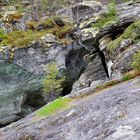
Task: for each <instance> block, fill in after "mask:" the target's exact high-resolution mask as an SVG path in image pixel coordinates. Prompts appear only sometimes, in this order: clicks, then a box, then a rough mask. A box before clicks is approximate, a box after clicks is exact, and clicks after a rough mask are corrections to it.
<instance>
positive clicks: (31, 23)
mask: <svg viewBox="0 0 140 140" xmlns="http://www.w3.org/2000/svg"><path fill="white" fill-rule="evenodd" d="M26 25H27V28H28V29H31V30H35V29H36V27H37V23H36V22H35V21H29V22H27V23H26Z"/></svg>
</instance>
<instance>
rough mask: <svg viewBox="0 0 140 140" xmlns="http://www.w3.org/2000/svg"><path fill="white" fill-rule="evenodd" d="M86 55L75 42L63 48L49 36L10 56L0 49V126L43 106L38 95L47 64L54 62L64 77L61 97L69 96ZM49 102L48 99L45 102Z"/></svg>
mask: <svg viewBox="0 0 140 140" xmlns="http://www.w3.org/2000/svg"><path fill="white" fill-rule="evenodd" d="M11 53H12V54H13V58H11V57H10V56H11ZM86 53H87V51H86V50H85V48H83V47H81V46H80V45H78V44H77V43H76V42H74V43H72V44H70V45H68V46H64V45H62V44H60V42H58V41H57V40H56V38H55V36H53V35H51V34H47V35H46V36H44V37H42V38H41V40H40V41H37V42H34V43H32V44H31V45H29V46H28V47H26V48H16V49H15V50H14V51H13V52H11V50H10V48H8V47H5V48H3V51H2V53H1V54H0V58H1V60H0V62H1V64H0V75H1V76H0V89H1V91H0V100H1V102H0V106H1V108H0V112H1V113H0V125H4V124H7V123H9V122H12V121H14V120H16V119H18V118H20V117H23V116H24V115H27V114H28V113H30V112H31V111H32V110H34V109H36V108H39V107H40V106H42V105H44V104H45V101H44V99H43V96H42V95H41V93H42V80H43V78H44V76H45V68H46V66H47V64H49V63H51V62H53V61H55V63H56V65H57V67H58V69H59V71H60V72H65V73H66V81H65V83H64V91H63V94H64V95H65V94H68V93H69V92H70V91H71V88H72V84H73V82H75V80H77V79H78V77H79V75H80V74H81V72H82V71H83V70H84V67H85V66H86V63H85V62H84V61H83V56H84V55H85V54H86ZM9 98H10V99H9ZM54 98H55V97H54ZM51 100H53V99H50V98H49V97H48V101H51Z"/></svg>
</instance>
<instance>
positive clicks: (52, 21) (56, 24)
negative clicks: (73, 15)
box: [38, 16, 73, 39]
mask: <svg viewBox="0 0 140 140" xmlns="http://www.w3.org/2000/svg"><path fill="white" fill-rule="evenodd" d="M40 27H41V28H43V29H45V30H47V32H48V33H52V34H54V35H55V36H56V37H57V38H60V39H61V38H63V37H64V36H65V35H66V34H67V33H69V32H71V30H72V28H73V25H72V24H71V23H68V22H64V21H63V20H62V19H61V18H60V17H57V16H54V17H50V18H48V19H46V20H45V21H42V22H40V23H39V24H38V28H40Z"/></svg>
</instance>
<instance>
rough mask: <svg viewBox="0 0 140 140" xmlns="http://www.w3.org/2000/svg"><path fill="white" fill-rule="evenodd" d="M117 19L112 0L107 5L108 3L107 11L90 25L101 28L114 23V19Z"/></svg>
mask: <svg viewBox="0 0 140 140" xmlns="http://www.w3.org/2000/svg"><path fill="white" fill-rule="evenodd" d="M116 20H117V10H116V5H115V3H114V2H111V3H110V4H109V5H108V12H107V13H104V14H103V15H102V16H101V18H99V19H98V20H97V22H96V23H94V24H93V25H92V27H93V28H98V29H100V28H102V27H105V26H107V25H109V24H112V23H114V22H115V21H116Z"/></svg>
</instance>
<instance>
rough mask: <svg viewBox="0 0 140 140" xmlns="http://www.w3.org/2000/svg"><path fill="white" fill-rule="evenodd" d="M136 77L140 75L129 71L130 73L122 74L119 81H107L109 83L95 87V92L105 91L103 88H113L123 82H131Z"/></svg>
mask: <svg viewBox="0 0 140 140" xmlns="http://www.w3.org/2000/svg"><path fill="white" fill-rule="evenodd" d="M138 75H140V72H138V71H130V72H128V73H126V74H124V75H123V76H122V78H121V79H120V80H113V81H109V82H107V83H105V84H103V85H100V86H97V87H96V91H98V90H102V89H105V88H107V87H110V86H114V85H116V84H119V83H122V82H125V81H128V80H131V79H133V78H135V77H136V76H138Z"/></svg>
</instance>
